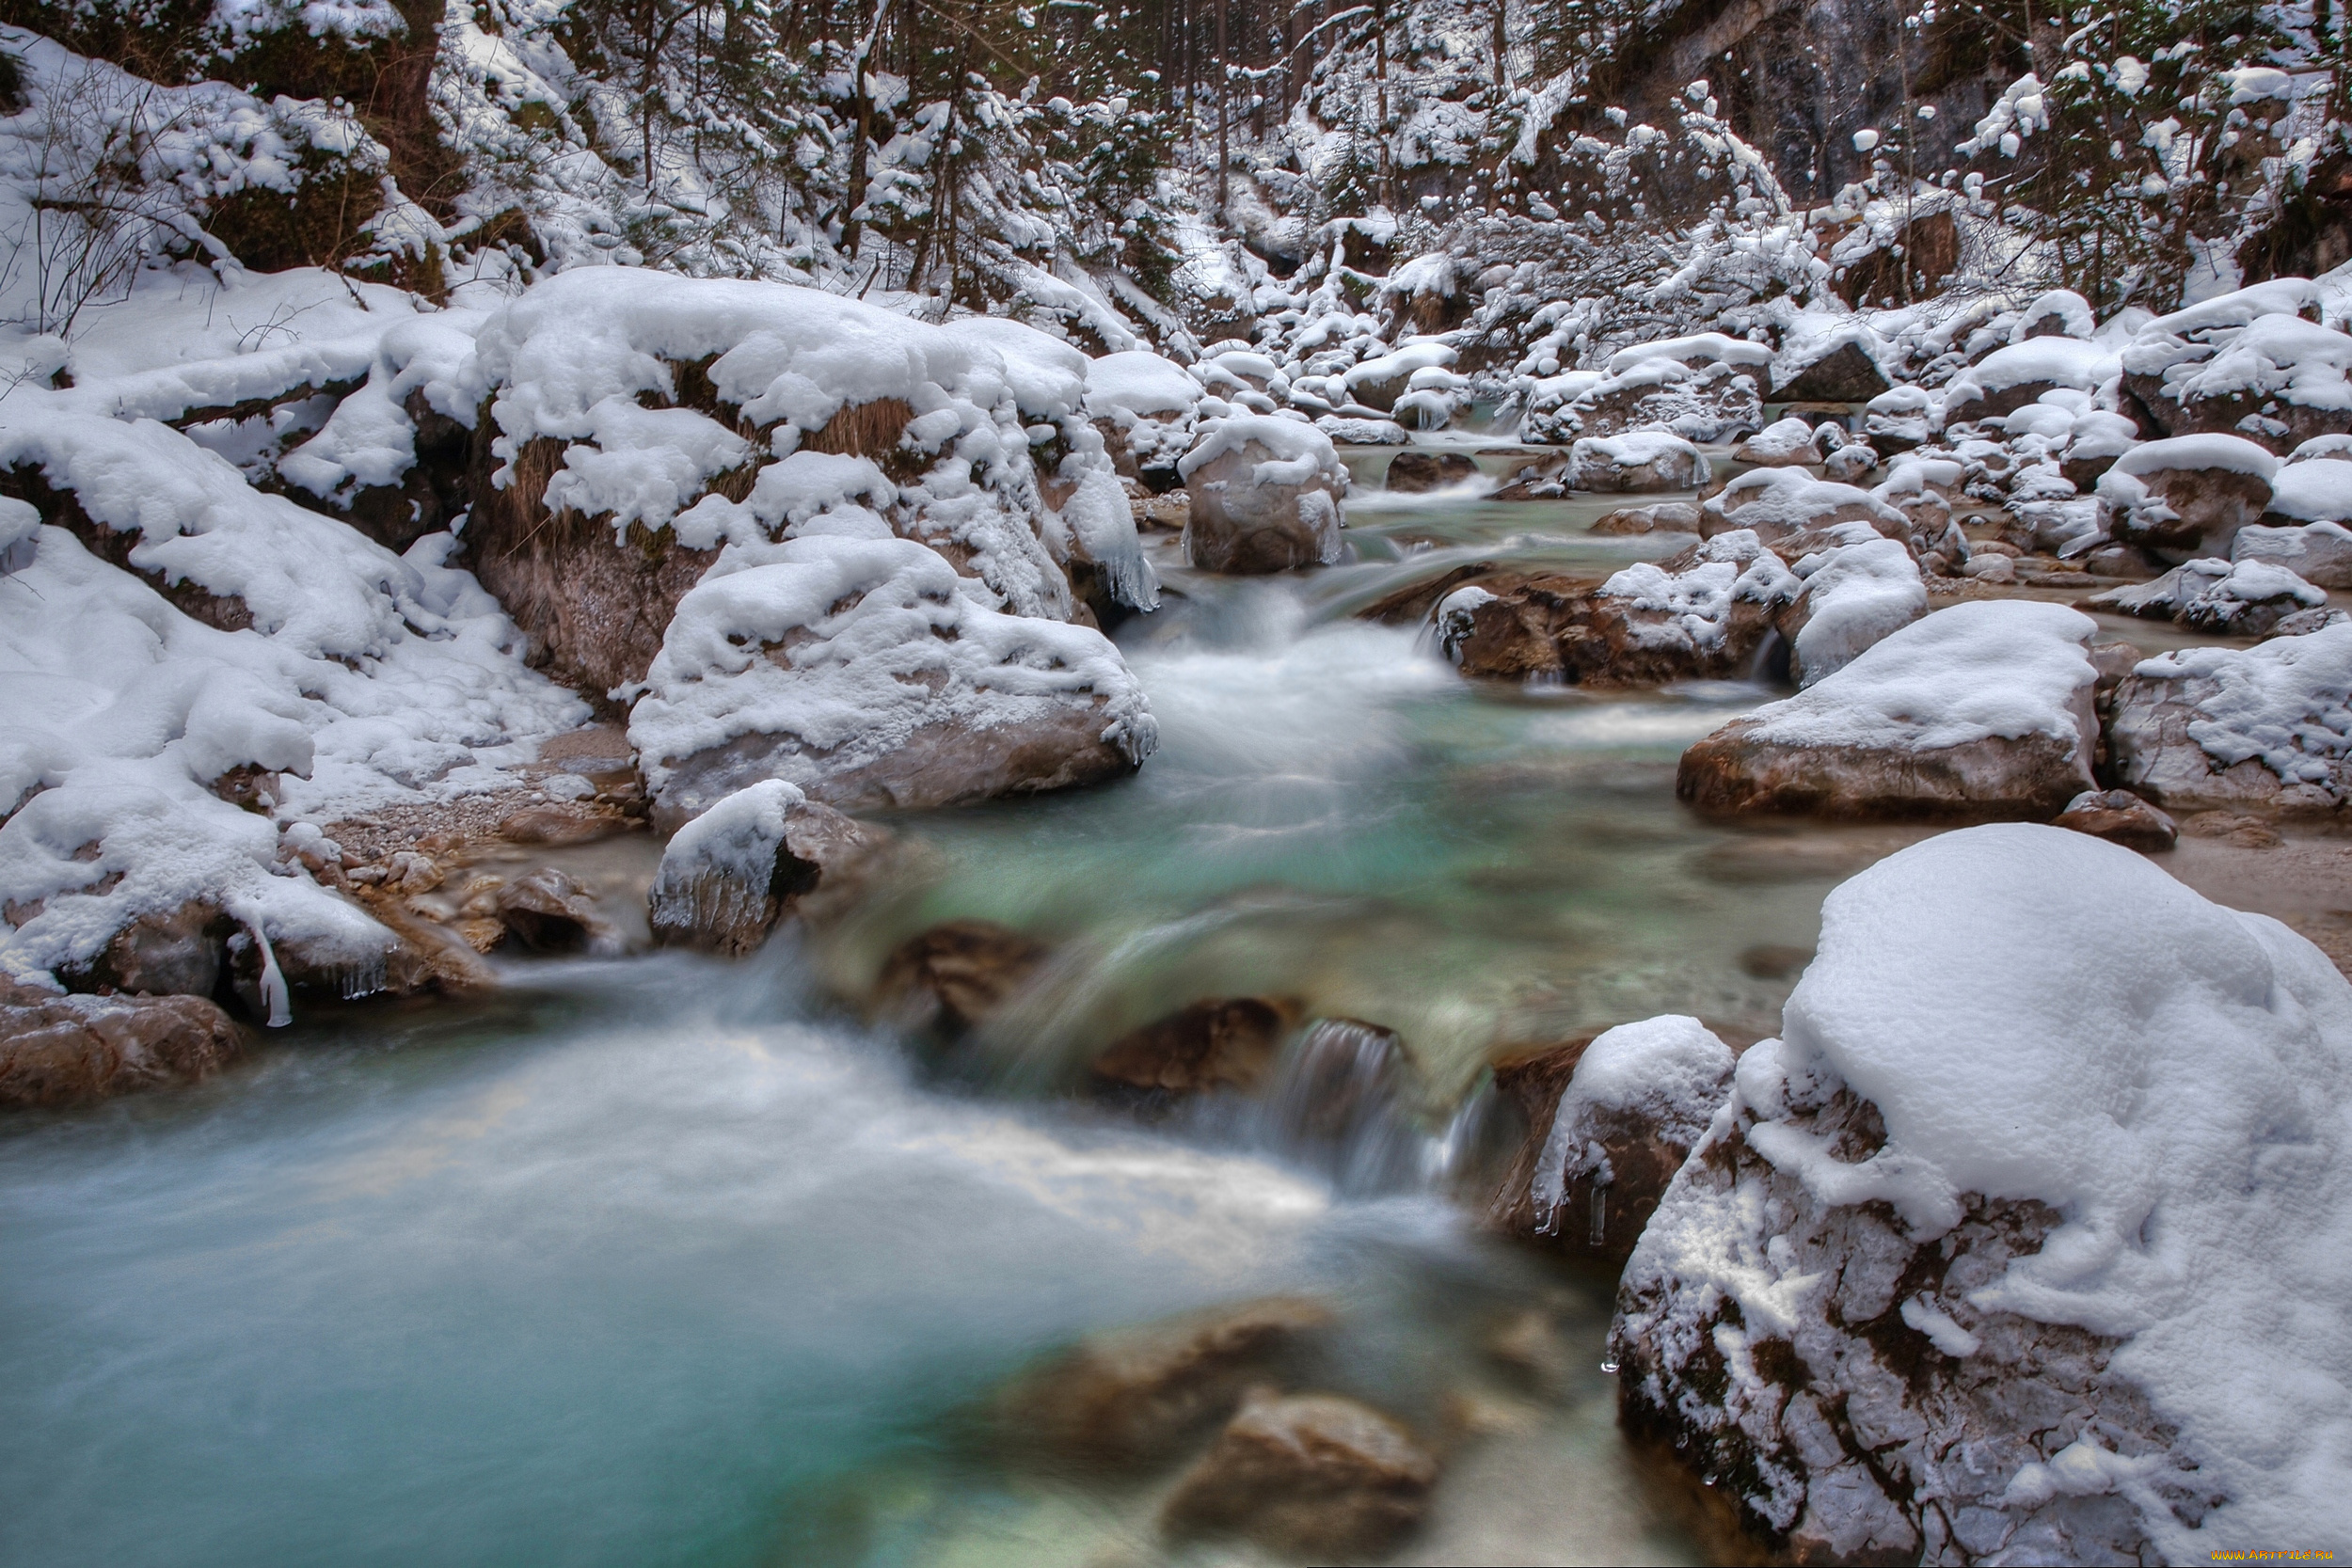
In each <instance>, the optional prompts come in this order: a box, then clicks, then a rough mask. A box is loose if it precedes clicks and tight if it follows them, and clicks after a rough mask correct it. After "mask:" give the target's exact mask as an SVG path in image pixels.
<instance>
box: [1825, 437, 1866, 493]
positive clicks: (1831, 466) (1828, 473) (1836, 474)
mask: <svg viewBox="0 0 2352 1568" xmlns="http://www.w3.org/2000/svg"><path fill="white" fill-rule="evenodd" d="M1878 466H1879V454H1878V451H1877V449H1876V448H1874V447H1872V446H1871V445H1870V444H1869V443H1868V442H1867V441H1849V442H1847V443H1846V444H1845V445H1844V446H1842V447H1839V448H1838V449H1837V450H1836V451H1834V452H1831V453H1830V454H1829V455H1828V456H1827V457H1824V458H1822V459H1821V477H1822V478H1823V479H1826V480H1828V481H1830V482H1831V483H1834V484H1852V483H1856V482H1858V481H1862V480H1867V478H1869V476H1870V475H1871V474H1872V473H1874V472H1876V471H1877V469H1878Z"/></svg>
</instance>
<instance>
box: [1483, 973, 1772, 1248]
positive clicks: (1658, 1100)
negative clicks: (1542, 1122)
mask: <svg viewBox="0 0 2352 1568" xmlns="http://www.w3.org/2000/svg"><path fill="white" fill-rule="evenodd" d="M1731 1068H1732V1055H1731V1049H1730V1048H1729V1047H1728V1046H1726V1045H1724V1042H1723V1041H1722V1040H1719V1039H1717V1038H1716V1037H1715V1036H1714V1034H1713V1033H1712V1032H1711V1031H1709V1030H1708V1027H1707V1026H1706V1025H1705V1024H1703V1023H1701V1022H1699V1021H1698V1020H1697V1019H1694V1018H1685V1017H1682V1016H1680V1015H1678V1014H1672V1013H1670V1014H1667V1015H1665V1016H1663V1017H1661V1018H1651V1019H1644V1020H1643V1021H1642V1022H1638V1023H1620V1024H1619V1025H1617V1026H1616V1027H1615V1028H1614V1029H1612V1030H1610V1031H1608V1032H1607V1033H1606V1034H1604V1035H1602V1036H1601V1037H1599V1038H1597V1039H1596V1040H1594V1041H1593V1043H1592V1044H1590V1045H1588V1046H1586V1047H1585V1048H1584V1054H1583V1055H1582V1056H1581V1057H1579V1058H1578V1059H1577V1064H1576V1070H1575V1072H1574V1073H1573V1074H1571V1075H1570V1077H1569V1079H1568V1086H1567V1088H1566V1089H1565V1090H1564V1091H1563V1092H1562V1094H1561V1096H1560V1108H1559V1110H1558V1111H1557V1112H1556V1113H1555V1114H1554V1115H1553V1117H1552V1120H1551V1131H1550V1132H1549V1135H1547V1136H1546V1137H1545V1139H1544V1147H1543V1150H1542V1152H1541V1153H1539V1154H1538V1155H1537V1156H1536V1159H1535V1176H1534V1184H1533V1186H1532V1187H1531V1189H1530V1191H1531V1194H1532V1196H1534V1202H1535V1214H1536V1228H1537V1229H1538V1230H1539V1231H1549V1229H1550V1228H1551V1216H1552V1212H1553V1211H1555V1210H1556V1209H1558V1208H1559V1206H1560V1201H1561V1199H1562V1198H1563V1197H1564V1196H1565V1195H1566V1193H1567V1188H1568V1183H1569V1182H1570V1181H1572V1180H1575V1179H1576V1178H1578V1177H1580V1176H1584V1175H1587V1174H1594V1173H1597V1174H1598V1176H1599V1179H1600V1180H1603V1181H1612V1180H1615V1177H1614V1175H1613V1173H1612V1172H1611V1171H1610V1168H1609V1156H1608V1154H1607V1152H1606V1151H1605V1150H1604V1149H1603V1148H1602V1147H1601V1144H1600V1142H1599V1134H1600V1133H1601V1132H1602V1131H1603V1130H1602V1129H1601V1128H1600V1127H1599V1126H1598V1125H1597V1122H1598V1120H1599V1118H1600V1117H1603V1116H1609V1117H1627V1116H1631V1117H1640V1118H1641V1119H1642V1120H1644V1121H1645V1122H1647V1123H1649V1124H1651V1126H1653V1127H1654V1128H1655V1130H1656V1133H1657V1136H1658V1137H1659V1138H1660V1139H1661V1141H1663V1142H1666V1143H1671V1144H1679V1145H1682V1146H1683V1147H1685V1148H1688V1147H1689V1146H1691V1145H1692V1144H1695V1143H1697V1142H1698V1140H1699V1136H1700V1134H1701V1133H1703V1132H1706V1131H1707V1124H1708V1122H1709V1121H1710V1120H1712V1119H1713V1117H1714V1115H1715V1109H1716V1107H1717V1106H1718V1105H1720V1104H1721V1103H1722V1102H1723V1098H1724V1083H1725V1080H1727V1079H1728V1078H1729V1077H1730V1076H1731Z"/></svg>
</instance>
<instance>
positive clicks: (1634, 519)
mask: <svg viewBox="0 0 2352 1568" xmlns="http://www.w3.org/2000/svg"><path fill="white" fill-rule="evenodd" d="M1593 531H1594V532H1595V533H1606V534H1626V533H1696V532H1697V531H1699V509H1698V508H1697V507H1695V506H1692V504H1691V503H1690V502H1688V501H1660V502H1658V503H1657V504H1655V505H1652V506H1621V507H1619V508H1617V510H1616V511H1614V512H1611V513H1608V514H1606V515H1603V516H1601V517H1600V518H1598V519H1597V521H1595V522H1594V524H1593Z"/></svg>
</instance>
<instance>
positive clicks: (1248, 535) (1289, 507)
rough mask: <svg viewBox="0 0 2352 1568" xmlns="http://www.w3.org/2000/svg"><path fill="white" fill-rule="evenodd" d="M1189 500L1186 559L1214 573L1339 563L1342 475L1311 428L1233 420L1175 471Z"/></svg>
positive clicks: (1326, 442) (1259, 418)
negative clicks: (1179, 473) (1181, 478)
mask: <svg viewBox="0 0 2352 1568" xmlns="http://www.w3.org/2000/svg"><path fill="white" fill-rule="evenodd" d="M1177 468H1178V471H1179V472H1181V473H1182V474H1183V475H1184V488H1185V491H1186V492H1187V493H1188V494H1189V495H1190V496H1191V498H1192V515H1191V518H1190V520H1188V521H1187V522H1186V523H1185V524H1184V559H1185V560H1187V561H1189V562H1191V563H1192V564H1193V565H1195V566H1199V567H1201V568H1203V569H1205V570H1208V571H1212V572H1281V571H1288V570H1290V569H1291V568H1292V567H1295V566H1328V565H1330V564H1332V563H1333V562H1337V561H1338V560H1339V559H1340V526H1341V525H1340V499H1341V498H1342V497H1343V496H1344V495H1346V494H1347V469H1346V468H1345V467H1343V466H1342V465H1341V463H1340V457H1339V453H1338V452H1337V451H1334V450H1333V449H1332V446H1331V442H1330V439H1329V438H1328V437H1327V436H1325V435H1324V434H1323V432H1321V431H1320V430H1317V429H1316V428H1315V427H1314V426H1312V425H1311V424H1306V423H1303V422H1301V421H1299V420H1286V419H1280V418H1276V417H1272V416H1263V415H1236V416H1234V417H1232V418H1231V419H1227V420H1220V421H1218V422H1217V423H1216V424H1215V425H1214V426H1212V427H1211V428H1210V431H1209V433H1208V435H1207V436H1206V437H1204V438H1203V439H1202V440H1201V442H1200V445H1199V446H1196V447H1195V448H1193V449H1192V451H1188V452H1186V453H1185V454H1184V460H1183V461H1182V462H1181V463H1179V464H1178V465H1177Z"/></svg>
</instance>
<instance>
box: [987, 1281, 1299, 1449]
mask: <svg viewBox="0 0 2352 1568" xmlns="http://www.w3.org/2000/svg"><path fill="white" fill-rule="evenodd" d="M1332 1322H1333V1319H1332V1314H1331V1311H1330V1309H1329V1308H1328V1307H1325V1306H1323V1305H1322V1304H1321V1303H1320V1302H1316V1301H1313V1300H1311V1299H1308V1298H1306V1297H1301V1296H1274V1297H1269V1298H1267V1299H1265V1300H1262V1301H1252V1302H1244V1303H1241V1304H1240V1305H1238V1306H1230V1307H1213V1308H1210V1309H1207V1310H1205V1311H1201V1312H1194V1313H1187V1314H1185V1315H1184V1316H1183V1317H1179V1318H1174V1319H1170V1320H1168V1321H1167V1322H1163V1323H1146V1324H1142V1325H1140V1326H1137V1327H1134V1328H1124V1329H1114V1330H1110V1331H1108V1332H1105V1333H1102V1334H1096V1335H1092V1336H1090V1337H1089V1338H1086V1339H1084V1340H1082V1341H1081V1342H1080V1343H1079V1344H1078V1345H1077V1346H1075V1347H1074V1348H1073V1349H1072V1350H1070V1351H1068V1352H1067V1353H1065V1354H1061V1355H1059V1356H1057V1357H1055V1358H1053V1359H1052V1360H1050V1361H1047V1362H1045V1363H1044V1364H1042V1365H1041V1366H1039V1367H1036V1368H1034V1369H1032V1370H1029V1371H1028V1372H1026V1373H1024V1374H1023V1375H1022V1376H1021V1377H1020V1378H1018V1379H1016V1380H1015V1381H1014V1382H1013V1383H1012V1384H1011V1385H1010V1386H1008V1387H1007V1388H1006V1389H1005V1390H1004V1392H1003V1393H1002V1394H1000V1395H999V1396H998V1398H997V1401H996V1406H995V1415H996V1420H997V1423H998V1425H999V1428H1000V1430H1002V1431H1003V1432H1004V1433H1006V1434H1007V1435H1008V1436H1009V1437H1010V1438H1012V1439H1013V1440H1014V1441H1016V1442H1018V1443H1021V1444H1024V1445H1028V1446H1034V1447H1036V1448H1038V1449H1042V1450H1044V1451H1045V1452H1047V1453H1048V1454H1051V1455H1053V1456H1055V1457H1056V1458H1058V1459H1060V1460H1064V1461H1077V1462H1079V1463H1083V1464H1088V1465H1108V1466H1113V1467H1119V1466H1127V1465H1137V1464H1143V1463H1149V1462H1151V1461H1152V1460H1157V1459H1165V1458H1168V1457H1169V1456H1170V1455H1171V1454H1173V1453H1174V1452H1175V1451H1176V1449H1178V1448H1179V1447H1180V1446H1181V1445H1182V1444H1183V1443H1184V1440H1185V1439H1186V1438H1188V1437H1191V1436H1192V1435H1193V1434H1195V1433H1198V1432H1199V1431H1200V1429H1201V1428H1203V1427H1204V1426H1206V1425H1208V1424H1209V1423H1210V1422H1212V1421H1216V1420H1218V1419H1221V1418H1224V1417H1225V1416H1226V1415H1228V1414H1229V1413H1230V1412H1232V1409H1233V1408H1234V1407H1235V1406H1236V1405H1237V1404H1239V1403H1240V1402H1241V1399H1242V1396H1243V1394H1244V1392H1245V1391H1246V1390H1247V1389H1248V1388H1249V1387H1250V1386H1252V1385H1253V1384H1255V1383H1257V1382H1259V1381H1261V1380H1263V1379H1265V1378H1268V1377H1270V1376H1275V1375H1277V1373H1278V1370H1279V1364H1280V1362H1281V1360H1282V1358H1283V1356H1284V1354H1285V1353H1288V1352H1292V1351H1294V1350H1295V1349H1296V1348H1297V1347H1298V1346H1299V1345H1300V1344H1301V1342H1302V1341H1303V1340H1304V1339H1305V1338H1307V1337H1308V1336H1311V1335H1313V1334H1315V1333H1316V1332H1318V1331H1320V1330H1323V1329H1325V1328H1327V1327H1329V1326H1330V1324H1331V1323H1332Z"/></svg>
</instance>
